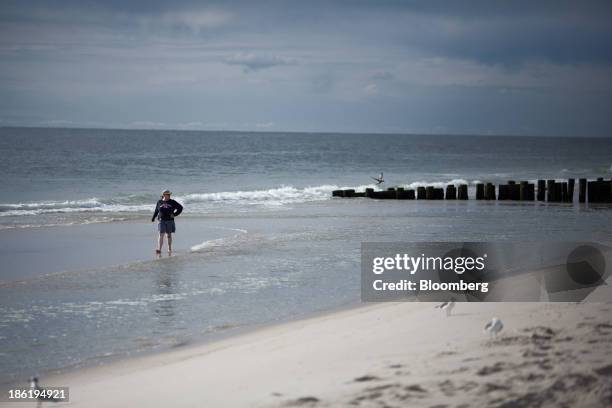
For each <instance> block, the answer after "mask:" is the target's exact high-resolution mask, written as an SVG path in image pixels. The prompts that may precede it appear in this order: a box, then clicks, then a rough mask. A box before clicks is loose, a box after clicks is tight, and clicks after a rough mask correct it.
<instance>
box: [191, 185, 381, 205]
mask: <svg viewBox="0 0 612 408" xmlns="http://www.w3.org/2000/svg"><path fill="white" fill-rule="evenodd" d="M366 187H373V185H363V186H357V187H340V186H337V185H329V184H327V185H321V186H314V187H304V188H297V187H293V186H283V187H278V188H271V189H268V190H252V191H224V192H219V193H200V194H187V195H185V196H183V197H182V199H183V202H184V203H187V204H189V203H207V202H208V203H231V202H240V203H242V204H266V205H283V204H294V203H301V202H307V201H321V200H328V199H329V198H331V192H332V191H334V190H339V189H348V188H353V189H355V190H364V189H365V188H366Z"/></svg>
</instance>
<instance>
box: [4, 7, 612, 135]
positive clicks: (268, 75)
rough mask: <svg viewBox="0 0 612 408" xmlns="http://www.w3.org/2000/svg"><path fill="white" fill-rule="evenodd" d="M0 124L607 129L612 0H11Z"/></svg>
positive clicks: (505, 131) (499, 131)
mask: <svg viewBox="0 0 612 408" xmlns="http://www.w3.org/2000/svg"><path fill="white" fill-rule="evenodd" d="M0 126H57V127H104V128H135V129H192V130H245V131H301V132H359V133H363V132H365V133H372V132H374V133H425V134H430V133H431V134H485V135H544V136H600V137H601V136H602V137H610V136H612V2H609V1H601V2H597V1H584V2H582V1H574V2H566V1H562V0H559V1H539V2H538V1H522V0H516V1H495V0H488V1H435V0H431V1H409V0H406V1H386V0H379V1H358V0H355V1H318V0H310V1H300V2H298V1H289V0H285V1H228V0H226V1H178V0H177V1H155V0H154V1H129V0H107V1H91V0H78V1H73V0H68V1H62V0H57V1H27V0H21V1H12V0H3V1H2V2H1V3H0Z"/></svg>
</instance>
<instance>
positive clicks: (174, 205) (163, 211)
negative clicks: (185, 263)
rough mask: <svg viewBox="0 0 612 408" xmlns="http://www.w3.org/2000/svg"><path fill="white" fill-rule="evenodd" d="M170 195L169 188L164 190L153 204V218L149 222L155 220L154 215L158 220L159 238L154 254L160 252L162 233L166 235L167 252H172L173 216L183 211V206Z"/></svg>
mask: <svg viewBox="0 0 612 408" xmlns="http://www.w3.org/2000/svg"><path fill="white" fill-rule="evenodd" d="M171 195H172V193H171V192H170V190H165V191H164V192H163V193H162V196H161V199H160V200H158V201H157V205H156V206H155V212H154V213H153V218H151V222H155V218H156V217H157V219H158V221H159V224H158V230H159V240H158V242H157V248H156V249H155V253H156V254H161V250H162V247H163V246H164V234H165V235H168V254H170V253H172V234H173V233H174V232H175V231H176V226H175V225H174V217H176V216H178V215H179V214H180V213H181V212H183V206H182V205H180V204H179V203H178V202H176V201H175V200H173V199H171V198H170V196H171Z"/></svg>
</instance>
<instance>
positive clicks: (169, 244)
mask: <svg viewBox="0 0 612 408" xmlns="http://www.w3.org/2000/svg"><path fill="white" fill-rule="evenodd" d="M160 249H161V247H160ZM170 252H172V234H170V233H168V253H170Z"/></svg>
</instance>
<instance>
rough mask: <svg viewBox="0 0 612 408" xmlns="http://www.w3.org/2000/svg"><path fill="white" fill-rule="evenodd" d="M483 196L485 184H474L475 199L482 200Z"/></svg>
mask: <svg viewBox="0 0 612 408" xmlns="http://www.w3.org/2000/svg"><path fill="white" fill-rule="evenodd" d="M484 198H485V185H484V184H482V183H478V184H476V199H477V200H484Z"/></svg>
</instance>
